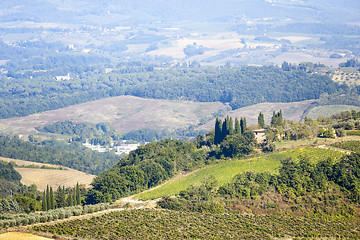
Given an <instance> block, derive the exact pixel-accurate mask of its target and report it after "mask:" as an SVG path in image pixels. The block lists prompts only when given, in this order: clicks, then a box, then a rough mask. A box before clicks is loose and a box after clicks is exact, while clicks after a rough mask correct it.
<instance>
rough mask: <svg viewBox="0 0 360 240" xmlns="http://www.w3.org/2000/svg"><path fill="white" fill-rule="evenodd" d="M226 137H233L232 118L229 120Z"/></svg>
mask: <svg viewBox="0 0 360 240" xmlns="http://www.w3.org/2000/svg"><path fill="white" fill-rule="evenodd" d="M228 135H234V124H233V119H232V117H230V119H229V128H228Z"/></svg>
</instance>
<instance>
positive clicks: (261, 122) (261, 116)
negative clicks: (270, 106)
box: [258, 112, 265, 128]
mask: <svg viewBox="0 0 360 240" xmlns="http://www.w3.org/2000/svg"><path fill="white" fill-rule="evenodd" d="M258 124H259V126H260V127H262V128H264V127H265V119H264V114H263V113H262V112H260V113H259V116H258Z"/></svg>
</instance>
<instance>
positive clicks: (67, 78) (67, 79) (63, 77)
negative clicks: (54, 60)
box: [55, 73, 70, 81]
mask: <svg viewBox="0 0 360 240" xmlns="http://www.w3.org/2000/svg"><path fill="white" fill-rule="evenodd" d="M55 79H56V81H69V80H70V73H68V74H67V75H66V76H56V77H55Z"/></svg>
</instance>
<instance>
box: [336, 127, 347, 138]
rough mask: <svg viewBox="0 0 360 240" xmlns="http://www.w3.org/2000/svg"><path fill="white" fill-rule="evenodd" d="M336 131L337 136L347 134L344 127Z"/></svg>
mask: <svg viewBox="0 0 360 240" xmlns="http://www.w3.org/2000/svg"><path fill="white" fill-rule="evenodd" d="M335 133H336V136H337V137H345V136H346V132H345V130H344V129H343V128H338V129H336V130H335Z"/></svg>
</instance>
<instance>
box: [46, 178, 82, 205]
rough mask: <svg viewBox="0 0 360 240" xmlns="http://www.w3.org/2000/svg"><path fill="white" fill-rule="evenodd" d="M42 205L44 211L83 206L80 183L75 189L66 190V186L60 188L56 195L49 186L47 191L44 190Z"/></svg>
mask: <svg viewBox="0 0 360 240" xmlns="http://www.w3.org/2000/svg"><path fill="white" fill-rule="evenodd" d="M41 203H42V210H43V211H47V210H50V209H55V208H63V207H71V206H76V205H81V191H80V186H79V183H77V184H76V186H75V187H74V188H73V189H71V188H69V189H65V187H64V186H63V187H60V186H59V187H58V189H57V191H56V192H55V193H54V191H53V189H52V187H51V186H50V187H49V186H47V187H46V190H44V193H43V197H42V201H41Z"/></svg>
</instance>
